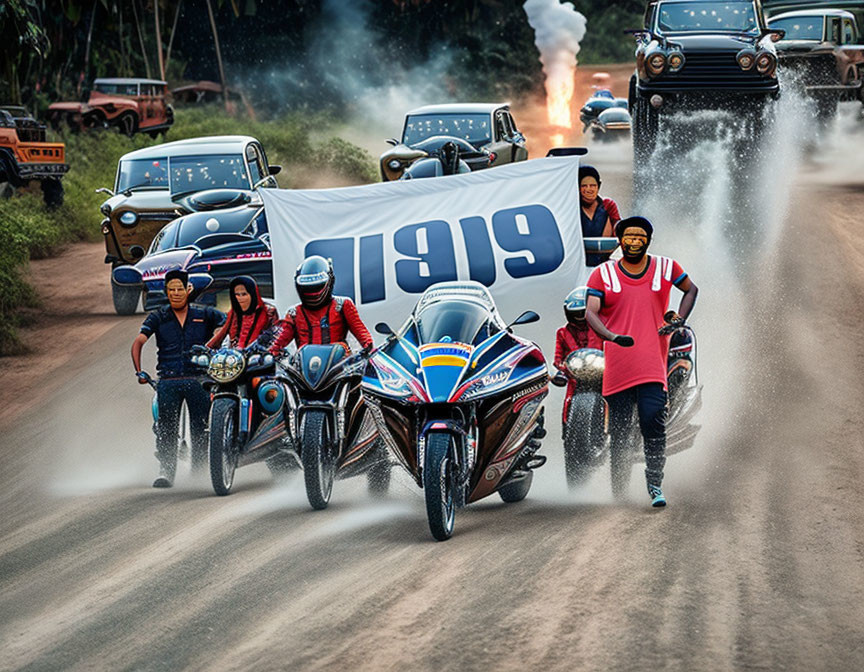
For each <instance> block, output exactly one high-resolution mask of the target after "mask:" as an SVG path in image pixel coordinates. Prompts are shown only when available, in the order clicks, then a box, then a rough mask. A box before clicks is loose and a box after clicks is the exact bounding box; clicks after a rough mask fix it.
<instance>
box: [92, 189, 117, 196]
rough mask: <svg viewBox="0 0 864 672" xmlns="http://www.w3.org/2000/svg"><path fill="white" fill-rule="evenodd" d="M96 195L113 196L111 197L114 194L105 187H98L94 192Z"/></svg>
mask: <svg viewBox="0 0 864 672" xmlns="http://www.w3.org/2000/svg"><path fill="white" fill-rule="evenodd" d="M96 193H97V194H108V195H109V196H113V195H114V192H113V191H111V190H110V189H108V188H106V187H99V188H98V189H97V190H96Z"/></svg>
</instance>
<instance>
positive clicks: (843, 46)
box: [768, 9, 864, 118]
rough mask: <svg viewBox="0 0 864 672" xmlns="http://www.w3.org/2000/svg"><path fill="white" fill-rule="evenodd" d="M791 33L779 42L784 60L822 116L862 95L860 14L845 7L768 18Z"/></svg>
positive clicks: (863, 55) (863, 72) (863, 48)
mask: <svg viewBox="0 0 864 672" xmlns="http://www.w3.org/2000/svg"><path fill="white" fill-rule="evenodd" d="M768 25H769V26H770V27H771V28H776V29H780V30H783V31H784V32H785V33H786V34H785V36H784V38H783V39H782V40H780V41H779V42H778V43H777V56H778V58H779V59H780V66H781V67H782V68H788V69H789V70H790V71H792V72H795V73H796V75H797V76H796V80H797V81H798V82H799V83H800V84H803V85H804V88H805V90H806V91H807V93H808V95H810V96H811V97H812V98H813V99H814V100H815V101H816V103H817V106H818V107H817V109H818V111H819V115H820V117H822V118H832V117H833V116H834V115H835V114H836V112H837V104H838V103H839V102H841V101H862V102H864V98H862V86H861V83H862V77H864V45H862V44H860V43H859V39H860V35H859V32H858V25H857V23H856V21H855V15H854V14H852V13H850V12H846V11H843V10H841V9H806V10H798V11H794V12H786V13H783V14H778V15H777V16H774V17H772V18H771V19H770V20H769V21H768Z"/></svg>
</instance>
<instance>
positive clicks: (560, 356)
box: [552, 327, 570, 369]
mask: <svg viewBox="0 0 864 672" xmlns="http://www.w3.org/2000/svg"><path fill="white" fill-rule="evenodd" d="M564 329H566V327H562V328H561V329H559V330H558V331H557V332H556V334H555V361H554V362H553V364H552V366H554V367H555V368H556V369H560V368H562V367H563V366H564V358H565V357H567V355H569V354H570V353H569V352H567V343H566V342H565V340H564Z"/></svg>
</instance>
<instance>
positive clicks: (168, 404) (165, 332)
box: [132, 270, 225, 488]
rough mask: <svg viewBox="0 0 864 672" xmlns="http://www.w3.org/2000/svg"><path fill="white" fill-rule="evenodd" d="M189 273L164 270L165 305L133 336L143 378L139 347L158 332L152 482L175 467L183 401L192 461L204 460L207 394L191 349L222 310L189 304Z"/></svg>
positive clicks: (166, 479)
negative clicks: (156, 465)
mask: <svg viewBox="0 0 864 672" xmlns="http://www.w3.org/2000/svg"><path fill="white" fill-rule="evenodd" d="M188 280H189V276H188V274H187V273H186V272H185V271H180V270H173V271H168V273H166V274H165V293H166V294H167V295H168V305H167V306H165V307H163V308H160V309H158V310H154V311H153V312H152V313H150V314H149V315H148V316H147V319H145V320H144V324H143V325H141V333H140V334H138V336H137V337H136V338H135V340H134V341H133V342H132V364H134V366H135V375H137V376H138V382H139V383H141V384H145V383H146V382H147V378H146V375H145V374H144V373H143V372H142V371H141V349H142V348H143V347H144V344H145V343H146V342H147V339H149V338H150V337H151V336H152V335H153V334H156V347H157V348H158V353H157V364H156V370H157V371H158V372H159V383H158V385H157V387H156V396H157V400H158V406H159V422H158V430H157V436H156V457H157V458H158V459H159V465H160V468H159V477H158V478H157V479H156V480H155V481H153V487H154V488H170V487H171V486H172V485H173V484H174V474H175V472H176V470H177V430H178V425H179V421H180V406H181V404H182V403H183V401H184V400H185V401H186V408H187V409H188V410H189V428H190V432H191V439H192V466H193V468H196V467H202V466H203V465H204V464H205V463H206V460H207V434H206V429H207V415H208V414H209V412H210V395H209V394H208V393H207V392H206V390H204V388H203V387H202V386H201V382H200V380H199V379H198V376H199V375H200V372H199V370H198V369H197V368H196V367H195V366H193V365H192V363H191V361H190V359H191V356H192V354H191V349H192V346H194V345H204V344H205V343H207V341H209V340H210V338H211V337H212V336H213V332H215V331H216V329H218V328H219V327H220V326H221V325H222V323H223V322H225V315H224V314H223V313H221V312H219V311H218V310H215V309H213V308H209V307H205V306H197V305H189V294H190V292H191V291H192V288H191V286H189V285H188Z"/></svg>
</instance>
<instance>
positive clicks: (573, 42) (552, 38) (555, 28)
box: [523, 0, 587, 147]
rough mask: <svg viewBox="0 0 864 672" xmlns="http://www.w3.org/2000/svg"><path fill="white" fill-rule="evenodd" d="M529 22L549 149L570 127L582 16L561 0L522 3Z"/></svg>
mask: <svg viewBox="0 0 864 672" xmlns="http://www.w3.org/2000/svg"><path fill="white" fill-rule="evenodd" d="M523 7H524V9H525V13H526V14H527V15H528V23H529V24H531V27H532V28H533V29H534V44H535V45H537V49H539V50H540V62H541V63H542V64H543V73H544V74H545V75H546V82H545V86H546V114H547V118H548V120H549V126H551V127H552V129H553V133H552V134H551V135H550V137H549V140H550V142H551V143H552V146H553V147H554V146H559V145H563V144H564V141H565V139H566V137H565V136H567V135H569V132H570V130H571V129H572V128H573V121H572V119H571V110H570V104H571V101H572V100H573V90H574V88H575V83H576V64H577V63H578V61H577V59H576V54H578V53H579V43H580V42H581V41H582V38H583V37H585V26H586V24H587V21H586V19H585V17H584V16H583V15H582V14H580V13H579V12H577V11H576V9H575V8H574V7H573V4H572V3H569V2H565V3H563V4H562V3H561V2H560V0H525V4H524V5H523Z"/></svg>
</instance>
